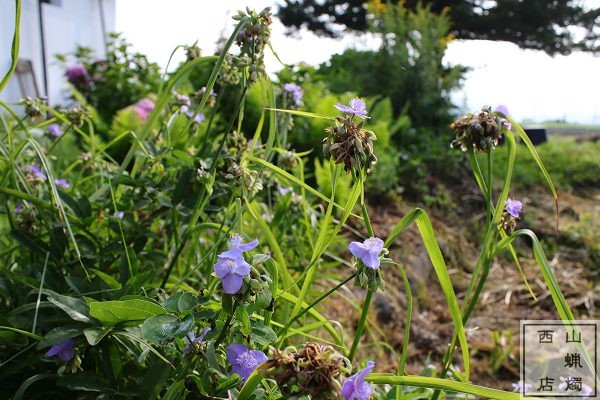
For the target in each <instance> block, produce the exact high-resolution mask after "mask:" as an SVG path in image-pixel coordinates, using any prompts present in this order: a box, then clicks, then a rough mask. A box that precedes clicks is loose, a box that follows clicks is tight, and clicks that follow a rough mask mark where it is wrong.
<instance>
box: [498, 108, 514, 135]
mask: <svg viewBox="0 0 600 400" xmlns="http://www.w3.org/2000/svg"><path fill="white" fill-rule="evenodd" d="M495 111H497V112H500V113H502V114H504V115H506V116H508V108H506V106H505V105H504V104H500V105H499V106H498V107H496V110H495ZM502 125H503V126H504V127H505V128H506V129H508V130H509V131H510V130H511V129H512V124H511V123H510V122H508V120H506V119H504V118H502Z"/></svg>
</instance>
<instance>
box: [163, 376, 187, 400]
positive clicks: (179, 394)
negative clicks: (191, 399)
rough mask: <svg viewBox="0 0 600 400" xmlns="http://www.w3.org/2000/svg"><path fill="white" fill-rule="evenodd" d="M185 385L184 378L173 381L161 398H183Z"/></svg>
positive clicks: (167, 399) (176, 399) (172, 399)
mask: <svg viewBox="0 0 600 400" xmlns="http://www.w3.org/2000/svg"><path fill="white" fill-rule="evenodd" d="M184 392H185V385H184V383H183V381H182V380H178V381H175V382H173V384H172V385H171V386H169V388H168V389H167V392H166V393H165V394H164V395H163V397H161V400H180V399H182V398H183V394H184Z"/></svg>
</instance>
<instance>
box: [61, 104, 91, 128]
mask: <svg viewBox="0 0 600 400" xmlns="http://www.w3.org/2000/svg"><path fill="white" fill-rule="evenodd" d="M58 111H59V112H60V113H62V114H63V115H64V116H65V117H66V118H67V119H68V120H69V122H71V124H73V125H74V126H77V127H79V126H82V125H83V121H84V119H87V118H90V117H91V114H90V110H88V109H87V108H85V107H73V108H70V109H60V110H58Z"/></svg>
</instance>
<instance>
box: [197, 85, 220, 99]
mask: <svg viewBox="0 0 600 400" xmlns="http://www.w3.org/2000/svg"><path fill="white" fill-rule="evenodd" d="M204 93H206V86H202V87H201V88H200V94H201V95H203V96H204ZM210 96H211V97H217V92H215V91H214V90H213V89H210Z"/></svg>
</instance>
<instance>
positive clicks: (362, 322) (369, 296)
mask: <svg viewBox="0 0 600 400" xmlns="http://www.w3.org/2000/svg"><path fill="white" fill-rule="evenodd" d="M361 178H363V179H362V182H361V184H362V186H363V189H362V195H364V176H362V177H361ZM361 203H362V204H361V212H362V216H363V218H364V220H365V226H366V227H367V232H368V233H369V237H374V236H375V234H374V232H373V227H372V226H371V220H370V219H369V213H368V211H367V205H366V204H365V202H364V196H363V197H361ZM373 293H374V292H373V290H371V288H370V287H369V288H367V295H366V296H365V301H364V302H363V306H362V312H361V314H360V319H359V321H358V326H357V327H356V332H355V333H354V341H353V342H352V347H351V348H350V353H349V354H348V359H349V360H350V361H352V359H353V358H354V354H355V353H356V349H357V348H358V343H359V342H360V338H361V336H362V333H363V331H364V329H365V323H366V321H367V315H368V314H369V307H370V306H371V299H372V298H373Z"/></svg>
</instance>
